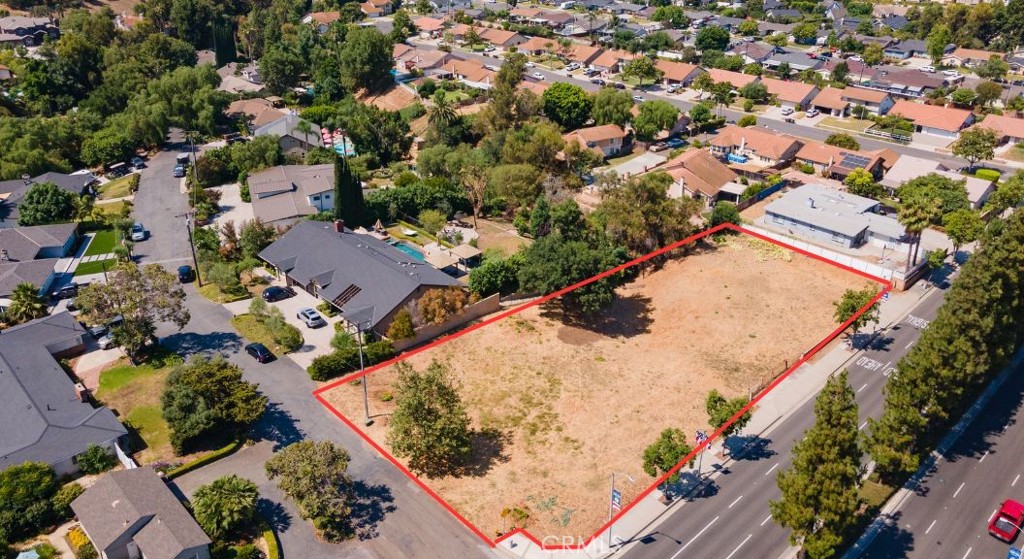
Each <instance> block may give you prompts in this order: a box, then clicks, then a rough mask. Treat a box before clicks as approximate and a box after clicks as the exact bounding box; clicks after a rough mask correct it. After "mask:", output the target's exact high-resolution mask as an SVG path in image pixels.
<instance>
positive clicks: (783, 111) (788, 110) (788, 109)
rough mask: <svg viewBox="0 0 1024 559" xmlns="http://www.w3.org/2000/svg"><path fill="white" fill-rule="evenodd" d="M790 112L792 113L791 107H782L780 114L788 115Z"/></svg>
mask: <svg viewBox="0 0 1024 559" xmlns="http://www.w3.org/2000/svg"><path fill="white" fill-rule="evenodd" d="M791 114H793V109H792V108H791V107H782V116H789V115H791Z"/></svg>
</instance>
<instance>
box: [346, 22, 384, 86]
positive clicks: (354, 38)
mask: <svg viewBox="0 0 1024 559" xmlns="http://www.w3.org/2000/svg"><path fill="white" fill-rule="evenodd" d="M339 57H340V59H341V83H342V85H344V86H345V88H346V89H348V90H349V91H358V90H360V89H364V88H365V89H368V90H370V91H380V90H382V89H384V88H386V87H387V86H388V85H390V84H391V83H393V81H394V80H393V79H392V77H391V73H390V72H391V68H392V67H393V66H394V65H395V60H394V58H393V57H392V45H391V40H390V39H388V37H387V35H384V34H383V33H381V32H380V31H378V30H377V28H376V27H359V28H356V29H353V30H351V31H349V32H348V33H347V34H346V35H345V44H344V45H343V46H342V48H341V52H340V53H339Z"/></svg>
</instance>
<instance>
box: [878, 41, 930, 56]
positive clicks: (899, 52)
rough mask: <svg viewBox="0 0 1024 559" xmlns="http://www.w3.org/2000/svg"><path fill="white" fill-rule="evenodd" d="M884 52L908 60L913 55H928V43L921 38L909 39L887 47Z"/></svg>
mask: <svg viewBox="0 0 1024 559" xmlns="http://www.w3.org/2000/svg"><path fill="white" fill-rule="evenodd" d="M882 54H884V55H885V56H888V57H889V58H896V59H899V60H906V59H908V58H910V57H912V56H928V45H926V44H925V42H924V41H923V40H921V39H907V40H905V41H897V42H895V43H892V44H891V45H889V46H887V47H885V49H884V50H883V51H882Z"/></svg>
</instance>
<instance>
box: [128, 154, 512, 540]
mask: <svg viewBox="0 0 1024 559" xmlns="http://www.w3.org/2000/svg"><path fill="white" fill-rule="evenodd" d="M176 153H178V151H176V150H175V149H174V147H169V148H168V150H166V151H164V152H161V153H159V154H158V155H156V156H155V157H153V158H152V160H151V161H150V164H149V168H148V169H146V170H145V171H144V172H143V176H142V180H141V183H140V188H139V192H138V194H137V196H136V202H135V212H136V219H137V220H139V221H142V222H143V223H144V224H145V225H146V227H147V228H148V229H149V230H150V231H151V238H150V240H148V241H145V242H142V243H139V244H138V245H137V246H138V249H137V250H136V253H137V255H139V259H140V261H141V263H143V264H147V263H153V262H156V263H161V264H164V265H165V266H167V267H169V268H173V267H176V266H178V265H180V264H182V263H186V262H188V261H189V260H190V259H191V257H190V256H188V255H189V247H188V237H187V234H186V233H185V229H184V222H183V218H181V217H176V216H179V215H181V214H183V213H184V212H185V211H186V210H187V203H186V201H185V195H184V194H182V193H181V189H180V183H179V180H178V179H175V178H174V177H173V176H172V169H173V166H174V157H175V154H176ZM194 286H195V284H190V285H189V286H186V292H187V293H188V298H187V300H186V304H187V306H188V309H189V311H190V312H191V316H192V318H191V321H190V322H189V324H188V325H187V326H186V327H185V329H184V330H182V331H180V332H178V331H176V330H175V329H174V327H173V326H171V325H167V324H164V325H161V326H160V328H159V329H158V332H157V335H158V336H159V337H160V339H161V342H162V343H163V344H164V345H165V346H167V347H169V348H170V349H172V350H174V351H176V352H177V353H179V354H181V355H183V356H190V355H194V354H214V353H220V354H224V355H226V356H227V357H228V359H229V360H230V361H231V362H233V363H236V364H238V365H239V366H241V367H242V368H243V369H244V371H245V378H246V379H247V380H250V381H252V382H256V383H258V384H259V385H260V390H261V391H262V392H263V393H264V394H265V395H266V396H267V397H268V398H269V400H270V408H269V411H268V413H267V415H266V416H265V417H264V419H263V421H262V422H261V423H260V425H259V426H258V428H257V433H256V435H257V436H258V437H259V438H262V439H266V440H269V441H271V442H272V443H273V446H274V448H275V449H276V448H280V447H281V446H284V445H287V444H289V443H292V442H295V441H298V440H302V439H313V440H331V441H334V442H335V443H338V444H340V445H342V446H343V447H345V448H346V449H348V452H349V453H350V454H351V457H352V462H351V464H350V466H349V472H350V473H351V474H352V476H353V477H354V478H355V479H356V480H358V481H359V482H360V483H359V486H358V489H359V497H360V498H359V502H360V503H361V505H360V506H359V507H358V508H357V514H356V518H357V531H358V533H359V538H357V539H355V540H352V541H350V542H346V543H343V544H338V545H330V544H325V543H323V542H320V541H318V540H317V539H316V537H315V536H314V534H313V530H312V528H311V527H310V525H309V523H308V522H306V521H304V520H302V519H301V518H299V515H298V511H297V510H296V509H295V507H294V506H292V505H291V504H290V503H289V502H287V501H284V502H272V503H271V506H272V507H273V509H274V510H279V511H282V514H280V515H277V517H276V522H277V523H278V527H279V529H280V538H281V543H282V546H283V551H284V554H285V556H287V557H295V558H310V559H320V558H323V559H329V558H330V559H334V558H358V559H391V558H399V557H415V558H421V557H422V558H438V559H449V558H467V559H476V558H493V557H495V555H494V553H493V551H491V550H490V549H489V548H487V546H486V545H484V544H483V542H482V541H480V540H479V539H478V538H477V537H476V536H475V535H473V534H472V533H471V532H470V531H469V530H467V529H466V528H465V527H464V526H463V525H462V524H461V523H459V522H458V521H457V520H456V519H455V518H454V517H453V516H451V515H450V514H449V513H448V512H447V511H445V510H444V509H443V508H442V507H441V506H440V505H439V504H437V503H436V502H435V501H434V500H433V499H432V498H431V497H430V496H429V495H427V494H426V493H424V492H423V491H422V490H420V489H419V488H418V487H417V486H415V485H414V484H413V483H412V482H411V481H410V480H409V479H408V478H407V477H405V475H404V474H402V473H401V472H400V471H399V470H398V469H397V468H395V467H394V466H392V465H391V464H390V463H389V462H387V461H385V460H384V459H383V458H380V457H379V455H378V454H377V452H376V451H374V450H373V449H372V448H370V447H369V446H368V445H366V444H364V443H363V442H362V440H361V439H360V438H359V437H358V436H357V435H356V434H355V433H353V432H352V431H351V430H349V429H348V428H347V427H345V426H344V424H342V423H341V421H339V420H338V419H337V418H335V417H334V416H333V415H331V414H330V413H329V412H328V411H327V410H326V409H325V408H324V407H323V406H321V405H320V403H319V402H317V400H316V399H314V398H313V396H312V392H313V390H314V389H315V388H316V386H315V384H314V383H313V381H311V380H310V378H309V375H308V374H307V373H306V371H304V370H303V369H302V368H300V367H299V366H298V365H296V364H295V363H293V362H292V361H291V360H290V359H287V358H281V359H277V360H275V361H272V362H270V363H266V364H259V363H257V362H256V361H255V360H253V359H251V358H250V357H249V356H248V355H246V354H244V353H242V352H241V349H242V347H243V346H244V344H245V341H244V340H243V339H242V338H241V337H240V336H239V335H238V334H237V333H236V332H235V329H234V328H233V327H232V326H231V323H230V319H231V313H230V312H229V311H227V310H226V309H225V308H224V307H223V306H221V305H217V304H214V303H211V302H209V301H207V300H206V299H204V298H203V297H202V296H200V295H199V294H198V293H196V292H195V289H194ZM264 459H265V457H264ZM248 466H249V468H250V469H251V467H252V465H251V464H250V465H248ZM255 467H256V469H257V470H259V469H260V468H261V467H262V466H261V465H259V464H257V465H256V466H255ZM254 477H255V475H254ZM255 481H257V482H259V481H260V480H255ZM263 496H264V497H265V498H268V499H270V500H271V501H273V500H274V496H275V495H274V494H270V495H268V494H264V495H263Z"/></svg>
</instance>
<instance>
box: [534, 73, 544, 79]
mask: <svg viewBox="0 0 1024 559" xmlns="http://www.w3.org/2000/svg"><path fill="white" fill-rule="evenodd" d="M533 79H535V80H543V79H544V74H541V73H540V72H534V73H533Z"/></svg>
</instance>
